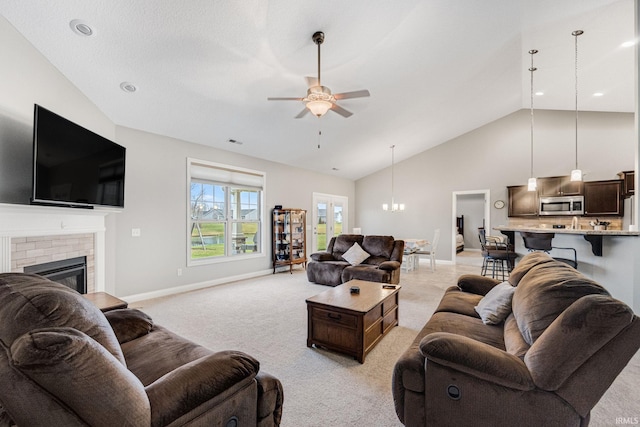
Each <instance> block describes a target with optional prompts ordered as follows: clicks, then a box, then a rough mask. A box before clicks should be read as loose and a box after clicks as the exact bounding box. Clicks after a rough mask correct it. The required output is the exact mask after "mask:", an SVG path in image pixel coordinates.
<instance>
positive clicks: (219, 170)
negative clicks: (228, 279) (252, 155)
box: [185, 157, 270, 267]
mask: <svg viewBox="0 0 640 427" xmlns="http://www.w3.org/2000/svg"><path fill="white" fill-rule="evenodd" d="M203 168H204V169H203ZM207 168H210V172H211V174H212V176H213V177H214V178H213V179H206V178H202V177H201V176H198V174H201V173H202V171H206V169H207ZM194 174H195V175H196V177H194ZM192 179H195V180H197V181H200V182H210V183H211V184H215V185H222V186H225V187H227V188H229V189H231V188H236V189H237V188H247V189H258V190H259V191H260V199H259V201H258V203H259V205H260V206H259V210H260V218H259V223H258V234H259V238H258V245H259V247H258V251H257V252H251V253H246V254H232V251H231V249H232V230H233V224H236V223H242V222H243V220H242V219H241V218H238V219H232V217H231V212H230V210H231V207H230V198H231V196H230V192H229V191H225V199H226V200H225V211H226V215H225V218H226V219H225V223H226V226H225V255H222V256H216V257H207V258H199V259H193V258H191V227H192V218H191V214H192V212H191V181H192ZM246 179H251V180H252V181H253V183H252V184H253V185H248V186H245V185H243V184H242V183H241V182H242V181H243V180H246ZM266 180H267V175H266V172H263V171H258V170H253V169H247V168H241V167H238V166H233V165H227V164H223V163H215V162H210V161H207V160H201V159H195V158H191V157H188V158H187V191H186V193H187V194H186V219H187V227H186V233H185V234H186V242H187V245H186V255H187V266H189V267H190V266H198V265H206V264H217V263H222V262H229V261H242V260H247V259H252V258H261V257H265V256H266V249H267V247H266V246H265V244H264V242H265V234H266V228H267V227H268V225H269V224H270V223H265V218H266V216H265V203H264V201H265V188H266Z"/></svg>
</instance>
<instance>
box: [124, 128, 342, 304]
mask: <svg viewBox="0 0 640 427" xmlns="http://www.w3.org/2000/svg"><path fill="white" fill-rule="evenodd" d="M116 137H117V140H118V142H119V143H120V144H123V145H124V146H126V147H127V175H126V183H125V209H124V211H123V212H122V213H120V214H118V215H117V216H116V225H117V235H116V242H117V250H116V265H117V271H116V280H115V284H116V288H115V293H116V294H117V295H121V296H128V295H135V294H144V293H153V292H157V291H161V290H163V289H169V288H173V287H177V286H186V285H191V284H198V283H206V282H215V281H220V280H224V279H225V278H237V277H242V276H246V275H251V274H260V273H263V272H265V271H267V270H269V269H270V268H271V266H272V264H271V244H270V241H271V240H270V233H271V225H270V222H269V219H270V210H271V208H273V206H274V205H276V204H278V205H283V206H286V207H295V208H302V209H306V210H307V212H308V213H309V217H308V220H307V241H308V248H310V242H311V234H310V229H311V224H310V223H309V222H310V220H311V209H312V192H314V191H315V192H321V193H330V194H339V195H344V196H346V197H348V198H349V200H350V201H353V200H354V194H355V184H354V182H353V181H351V180H347V179H341V178H336V177H332V176H329V175H323V174H319V173H315V172H310V171H306V170H302V169H298V168H293V167H290V166H285V165H282V164H279V163H274V162H269V161H265V160H261V159H257V158H254V157H249V156H245V155H241V154H235V153H232V152H228V151H223V150H217V149H213V148H209V147H205V146H202V145H198V144H192V143H188V142H185V141H180V140H176V139H173V138H169V137H164V136H160V135H154V134H150V133H147V132H142V131H137V130H133V129H130V128H124V127H117V132H116ZM245 146H246V145H245ZM246 148H247V151H250V150H251V147H250V146H246ZM187 157H192V158H197V159H201V160H208V161H212V162H217V163H224V164H229V165H233V166H238V167H242V168H248V169H254V170H260V171H263V172H266V183H267V187H266V191H265V208H266V210H267V212H266V215H265V219H266V223H265V224H264V225H265V227H266V228H265V232H266V238H265V241H264V242H265V245H264V249H265V256H263V257H261V258H253V259H248V260H242V261H230V262H225V263H219V264H210V265H204V266H195V267H187V266H186V261H187V244H186V235H187V218H186V214H187V204H186V203H187V189H188V186H187V180H186V159H187ZM352 224H353V220H350V221H349V224H348V227H349V228H351V227H352V226H353V225H352ZM132 228H140V230H141V236H140V237H131V229H132ZM178 268H181V269H182V276H178V275H177V269H178Z"/></svg>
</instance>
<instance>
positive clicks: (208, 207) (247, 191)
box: [188, 160, 264, 261]
mask: <svg viewBox="0 0 640 427" xmlns="http://www.w3.org/2000/svg"><path fill="white" fill-rule="evenodd" d="M189 165H190V191H189V205H190V206H189V258H188V259H189V260H191V261H194V260H196V261H203V260H214V259H223V258H226V257H241V256H243V255H247V254H256V253H261V252H262V246H261V244H260V236H261V232H262V221H263V218H262V211H263V209H262V183H263V179H264V177H263V176H262V175H260V174H256V173H255V172H253V171H252V172H251V173H244V172H242V171H236V170H233V169H231V168H230V167H229V166H226V165H225V166H221V167H220V166H218V167H216V166H215V165H211V164H207V163H206V162H201V161H194V160H191V161H190V163H189ZM225 179H227V180H228V181H230V182H220V181H221V180H225ZM237 182H245V183H250V187H243V186H240V185H237ZM256 185H258V187H257V188H256V187H255V186H256Z"/></svg>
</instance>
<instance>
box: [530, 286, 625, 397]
mask: <svg viewBox="0 0 640 427" xmlns="http://www.w3.org/2000/svg"><path fill="white" fill-rule="evenodd" d="M633 320H634V314H633V311H632V310H631V309H630V308H629V307H628V306H627V305H626V304H624V303H622V302H621V301H618V300H616V299H613V298H611V297H609V296H606V295H587V296H584V297H582V298H580V299H579V300H577V301H576V302H574V303H573V304H572V305H571V306H570V307H569V308H567V309H566V310H565V311H564V312H563V313H562V314H561V315H560V316H558V318H557V319H556V321H555V322H553V323H552V324H551V325H550V326H549V328H547V330H546V331H545V332H544V334H542V336H540V338H539V339H538V340H537V341H536V342H535V344H534V345H532V346H531V349H530V350H529V352H528V353H527V355H526V356H525V358H524V361H525V363H526V364H527V366H528V367H529V371H530V372H531V376H532V377H533V380H534V382H535V383H536V385H537V386H538V387H540V388H542V389H544V390H557V389H558V388H559V387H560V386H561V385H562V384H563V383H564V381H565V380H566V379H567V378H569V376H571V375H572V374H573V373H574V372H575V371H576V370H577V369H579V368H580V367H581V366H583V364H584V363H585V362H586V361H587V360H588V359H589V358H591V357H592V356H593V355H594V354H595V353H596V352H598V351H599V350H600V349H601V348H602V347H603V346H604V345H605V344H607V343H608V342H609V341H610V340H612V339H613V338H614V337H615V336H616V335H618V334H619V333H620V332H621V331H622V330H623V329H625V328H627V327H628V326H629V325H631V323H632V322H633ZM595 376H596V377H597V375H595Z"/></svg>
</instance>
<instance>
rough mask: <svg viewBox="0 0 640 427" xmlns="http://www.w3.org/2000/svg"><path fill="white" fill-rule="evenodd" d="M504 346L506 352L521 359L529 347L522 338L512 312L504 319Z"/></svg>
mask: <svg viewBox="0 0 640 427" xmlns="http://www.w3.org/2000/svg"><path fill="white" fill-rule="evenodd" d="M504 346H505V348H506V350H507V353H511V354H513V355H514V356H518V357H519V358H521V359H522V358H524V355H525V354H527V351H528V350H529V347H531V346H530V345H529V344H527V342H526V341H525V340H524V338H522V334H521V333H520V329H518V322H516V318H515V316H514V315H513V312H512V313H510V314H509V316H507V318H506V319H505V321H504Z"/></svg>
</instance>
